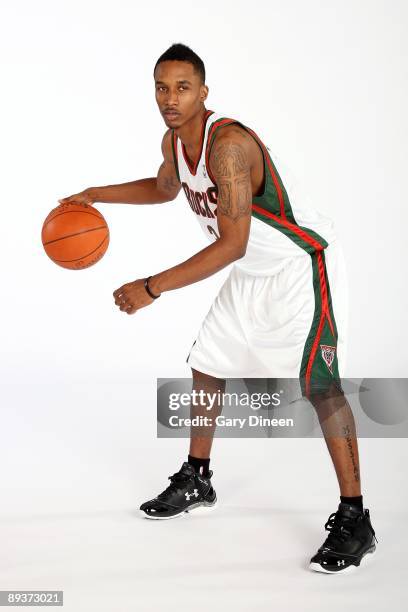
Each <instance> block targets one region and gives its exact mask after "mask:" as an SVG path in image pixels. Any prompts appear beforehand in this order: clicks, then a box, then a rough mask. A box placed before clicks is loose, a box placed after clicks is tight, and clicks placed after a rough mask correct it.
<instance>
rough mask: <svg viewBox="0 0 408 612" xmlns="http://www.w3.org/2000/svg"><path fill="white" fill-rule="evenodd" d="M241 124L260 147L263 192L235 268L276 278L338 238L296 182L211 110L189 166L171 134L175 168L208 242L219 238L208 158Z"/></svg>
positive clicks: (254, 201) (267, 153) (267, 151)
mask: <svg viewBox="0 0 408 612" xmlns="http://www.w3.org/2000/svg"><path fill="white" fill-rule="evenodd" d="M231 123H238V124H239V125H240V126H241V127H243V128H244V129H246V130H247V131H248V132H249V133H250V134H251V135H252V136H253V137H254V138H255V140H256V141H257V143H258V145H259V146H260V148H261V150H262V154H263V158H264V168H265V189H264V192H263V194H262V195H261V196H255V197H253V198H252V218H251V227H250V233H249V239H248V244H247V249H246V253H245V255H244V257H242V258H241V259H238V260H237V261H236V262H235V265H236V266H238V267H239V268H241V269H242V270H243V271H245V272H247V273H249V274H255V275H262V276H263V275H268V276H269V275H273V274H276V273H277V272H279V271H280V270H281V269H282V268H283V267H284V266H285V265H286V263H287V261H288V259H291V258H293V257H299V256H305V255H307V254H311V253H313V252H316V251H319V250H323V249H325V248H326V247H327V246H328V244H330V243H331V242H333V241H334V240H335V238H336V236H335V231H334V226H333V222H332V221H331V219H329V218H328V217H325V216H324V215H322V214H320V213H319V212H317V211H316V210H314V209H313V207H312V206H311V205H310V204H309V202H308V198H307V197H306V196H305V194H303V193H302V194H301V193H300V192H299V189H298V185H297V183H296V180H295V179H294V178H293V176H292V175H291V173H290V172H289V171H288V169H287V168H286V167H283V164H282V162H281V161H280V160H279V159H278V158H277V156H276V155H274V154H272V153H271V151H270V149H269V147H266V146H265V145H264V143H263V142H262V141H261V140H260V139H259V138H258V136H257V135H256V134H255V132H253V130H251V129H250V128H248V127H247V126H245V125H243V124H242V123H241V122H239V121H237V120H235V119H231V118H229V117H225V116H224V115H221V114H219V113H214V112H213V111H210V110H208V111H207V112H206V114H205V116H204V120H203V129H202V134H201V153H200V155H199V158H198V160H197V161H196V164H195V166H194V167H193V166H192V165H191V162H190V160H189V159H188V157H187V153H186V151H185V148H184V145H183V143H182V142H181V140H180V139H179V138H178V137H177V136H176V134H175V132H174V130H173V141H172V142H173V154H174V162H175V165H176V169H177V172H178V176H179V179H180V183H181V185H182V188H183V190H184V193H185V195H186V198H187V201H188V203H189V205H190V208H191V210H192V212H193V214H194V215H195V217H196V219H197V220H198V222H199V223H200V225H201V227H202V229H203V231H204V233H205V234H206V236H207V237H208V238H209V240H210V241H215V240H217V239H218V238H219V229H218V225H217V194H218V190H217V186H216V184H215V181H213V180H212V179H211V177H210V174H211V172H210V171H209V163H208V157H209V152H210V149H211V146H212V142H213V139H214V135H215V132H216V131H217V130H218V129H220V128H222V127H223V126H225V125H230V124H231Z"/></svg>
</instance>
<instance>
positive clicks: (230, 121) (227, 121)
mask: <svg viewBox="0 0 408 612" xmlns="http://www.w3.org/2000/svg"><path fill="white" fill-rule="evenodd" d="M218 122H225V123H221V124H220V125H218V126H217V127H215V128H214V129H213V126H211V127H210V131H209V133H208V140H207V151H206V167H207V174H208V176H209V177H210V179H211V180H212V182H213V183H214V185H216V182H215V179H214V177H213V175H212V172H211V168H210V153H211V148H212V145H213V143H214V138H215V134H216V132H217V131H218V130H219V129H220V128H222V127H224V126H226V125H231V124H233V123H237V124H238V125H240V126H241V127H242V128H243V129H244V130H245V131H246V132H247V133H248V134H249V135H250V136H252V138H253V139H254V140H255V142H256V144H257V145H258V146H259V148H260V150H261V153H262V159H263V162H264V174H265V177H264V178H265V180H264V190H263V193H262V194H261V195H260V196H254V197H256V198H260V197H263V195H264V194H265V193H266V187H267V182H268V181H269V173H268V166H267V162H266V159H265V152H264V150H263V148H262V143H261V141H260V139H259V138H258V136H257V135H256V134H255V132H253V131H252V130H251V129H250V128H248V127H247V126H246V125H244V124H243V123H241V122H240V121H237V120H236V119H219V120H218V121H217V122H216V123H218ZM212 130H213V131H212ZM211 132H212V133H211Z"/></svg>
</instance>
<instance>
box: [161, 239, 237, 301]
mask: <svg viewBox="0 0 408 612" xmlns="http://www.w3.org/2000/svg"><path fill="white" fill-rule="evenodd" d="M244 254H245V249H244V248H243V247H242V246H239V245H236V244H234V243H231V242H230V241H228V240H222V238H220V239H219V240H217V241H216V242H214V243H213V244H210V246H208V247H206V248H205V249H203V250H202V251H199V252H198V253H197V254H196V255H193V257H190V259H187V260H186V261H184V262H183V263H181V264H178V265H177V266H174V267H173V268H169V269H168V270H165V271H164V272H160V273H159V274H154V275H153V276H152V278H151V279H150V281H149V287H150V289H151V290H152V292H153V293H154V294H157V295H159V294H160V293H163V292H164V291H171V290H172V289H180V287H186V286H187V285H191V284H192V283H196V282H198V281H200V280H203V279H204V278H208V277H209V276H211V275H212V274H215V273H216V272H218V271H219V270H222V268H225V266H228V264H230V263H232V262H233V261H236V260H237V259H240V258H241V257H243V255H244Z"/></svg>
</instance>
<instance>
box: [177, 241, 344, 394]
mask: <svg viewBox="0 0 408 612" xmlns="http://www.w3.org/2000/svg"><path fill="white" fill-rule="evenodd" d="M347 319H348V286H347V272H346V265H345V259H344V253H343V249H342V246H341V244H340V242H339V240H338V239H336V240H335V241H334V242H331V243H330V244H329V245H328V247H326V249H324V250H323V251H318V252H315V253H313V254H308V253H305V254H304V255H300V256H299V257H294V258H291V259H288V261H287V264H286V265H285V266H284V268H283V269H282V270H280V272H278V273H277V274H275V275H274V276H254V275H249V274H247V273H245V272H243V271H242V270H240V269H239V267H238V265H234V266H233V267H232V269H231V272H230V274H229V276H228V278H227V279H226V281H225V283H224V284H223V285H222V287H221V289H220V291H219V294H218V295H217V297H216V298H215V300H214V303H213V304H212V306H211V308H210V310H209V312H208V314H207V315H206V317H205V319H204V321H203V323H202V326H201V329H200V330H199V333H198V336H197V338H196V340H195V342H194V344H193V346H192V348H191V351H190V353H189V355H188V357H187V363H188V364H189V366H191V367H192V368H194V369H195V370H198V371H200V372H203V373H205V374H209V375H211V376H214V377H217V378H223V379H228V378H244V377H245V378H299V380H300V381H301V383H302V389H303V390H304V391H305V392H306V394H307V393H308V392H310V390H311V389H313V388H314V385H316V388H317V389H318V388H320V386H321V385H322V384H323V386H324V384H326V383H327V381H330V380H332V379H333V378H334V379H339V377H340V376H342V375H344V368H345V359H346V334H347Z"/></svg>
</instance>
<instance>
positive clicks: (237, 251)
mask: <svg viewBox="0 0 408 612" xmlns="http://www.w3.org/2000/svg"><path fill="white" fill-rule="evenodd" d="M246 248H247V243H246V242H245V243H243V242H237V241H232V240H224V252H225V255H226V258H227V259H228V260H229V261H231V262H232V261H236V260H237V259H241V258H242V257H244V255H245V253H246Z"/></svg>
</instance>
